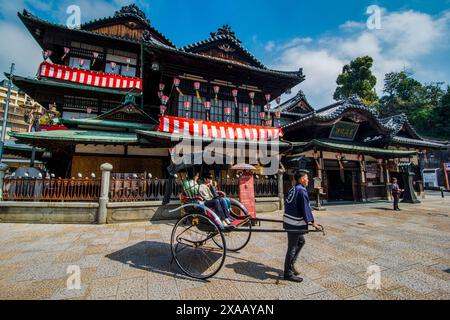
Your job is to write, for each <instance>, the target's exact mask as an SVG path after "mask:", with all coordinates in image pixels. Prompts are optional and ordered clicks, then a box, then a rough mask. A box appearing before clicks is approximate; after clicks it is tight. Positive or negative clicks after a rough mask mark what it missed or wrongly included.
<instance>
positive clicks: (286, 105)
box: [277, 90, 314, 112]
mask: <svg viewBox="0 0 450 320" xmlns="http://www.w3.org/2000/svg"><path fill="white" fill-rule="evenodd" d="M302 100H303V101H305V103H306V105H307V106H308V108H307V109H308V110H306V111H307V112H311V111H314V109H313V108H312V106H311V104H310V103H309V102H308V100H307V99H306V96H305V94H304V92H303V91H302V90H299V91H298V92H297V94H296V95H295V96H294V97H292V98H290V99H289V100H286V101H285V102H283V103H282V104H280V106H279V107H277V108H280V109H281V111H284V112H289V111H291V110H292V109H293V108H294V107H296V106H297V104H298V103H299V102H300V101H302Z"/></svg>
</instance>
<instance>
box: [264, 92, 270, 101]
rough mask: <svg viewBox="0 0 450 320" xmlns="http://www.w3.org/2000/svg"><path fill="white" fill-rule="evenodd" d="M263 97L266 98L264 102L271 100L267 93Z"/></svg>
mask: <svg viewBox="0 0 450 320" xmlns="http://www.w3.org/2000/svg"><path fill="white" fill-rule="evenodd" d="M264 97H266V101H267V102H269V101H270V98H271V95H270V93H267V94H266V95H265V96H264Z"/></svg>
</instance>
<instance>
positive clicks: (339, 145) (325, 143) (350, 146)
mask: <svg viewBox="0 0 450 320" xmlns="http://www.w3.org/2000/svg"><path fill="white" fill-rule="evenodd" d="M313 146H318V147H323V148H327V149H331V150H337V151H345V152H354V153H364V154H373V155H382V156H404V157H407V156H411V155H414V154H415V153H416V152H415V151H407V150H393V149H383V148H375V147H369V146H366V145H362V144H356V143H353V142H352V143H345V142H336V141H333V140H328V139H313V140H311V141H309V142H308V143H307V144H306V145H305V146H303V147H300V149H301V151H306V150H307V149H310V148H311V147H313Z"/></svg>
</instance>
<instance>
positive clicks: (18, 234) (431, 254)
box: [0, 193, 450, 300]
mask: <svg viewBox="0 0 450 320" xmlns="http://www.w3.org/2000/svg"><path fill="white" fill-rule="evenodd" d="M401 208H402V209H403V210H402V211H400V212H395V211H392V210H390V209H391V204H390V203H387V202H375V203H366V204H356V205H355V204H351V205H336V206H328V207H327V211H324V212H319V213H317V212H316V217H317V220H318V221H319V223H322V224H323V225H324V226H325V228H326V235H325V236H323V235H321V234H319V233H314V234H309V235H307V236H306V241H307V244H306V246H305V248H304V250H303V251H302V253H301V255H300V258H299V261H298V263H297V269H299V270H300V271H301V273H302V274H301V275H302V277H303V278H304V281H303V283H291V282H287V281H284V280H282V279H280V275H281V274H282V268H283V261H284V254H285V250H286V239H285V237H286V236H285V234H274V233H270V234H269V233H259V234H253V235H252V239H251V241H250V244H249V245H248V246H247V247H246V248H245V249H243V250H242V251H241V252H239V253H228V255H227V259H226V261H225V264H224V267H223V268H222V270H221V271H220V272H219V273H218V274H217V275H216V276H215V277H214V278H212V279H210V280H209V281H196V280H192V279H189V278H187V277H185V276H183V274H182V273H181V272H180V270H179V269H178V267H177V266H176V265H175V264H172V265H171V264H170V259H171V254H170V234H171V230H172V226H173V224H174V222H173V221H169V222H158V223H148V222H147V223H132V224H118V225H101V226H100V225H38V224H10V223H5V224H0V299H164V300H166V299H219V300H222V299H450V218H449V216H450V197H449V196H447V197H446V198H445V199H442V198H440V194H437V193H435V194H429V195H427V198H426V199H423V200H422V203H421V204H416V205H412V204H401ZM265 217H280V218H281V214H278V215H266V216H265ZM264 227H276V225H270V224H268V225H265V226H264ZM73 266H76V267H75V268H78V267H79V268H80V271H81V287H80V289H70V290H69V289H67V279H68V278H69V277H70V274H69V273H68V270H69V271H70V270H72V269H71V268H73ZM370 266H378V267H379V268H380V270H381V278H380V279H381V289H379V290H376V289H369V288H368V286H367V278H368V276H369V274H368V273H367V268H368V267H370Z"/></svg>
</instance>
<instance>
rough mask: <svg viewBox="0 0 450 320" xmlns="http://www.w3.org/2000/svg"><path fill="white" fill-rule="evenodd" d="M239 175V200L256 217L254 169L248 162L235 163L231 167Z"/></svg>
mask: <svg viewBox="0 0 450 320" xmlns="http://www.w3.org/2000/svg"><path fill="white" fill-rule="evenodd" d="M231 169H232V170H236V171H237V172H238V173H240V175H239V202H240V203H242V204H243V205H244V206H245V207H246V208H247V210H248V212H249V213H250V215H251V216H252V218H256V201H255V184H254V177H253V171H254V170H255V169H256V168H255V167H253V166H252V165H249V164H237V165H235V166H233V167H231Z"/></svg>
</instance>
